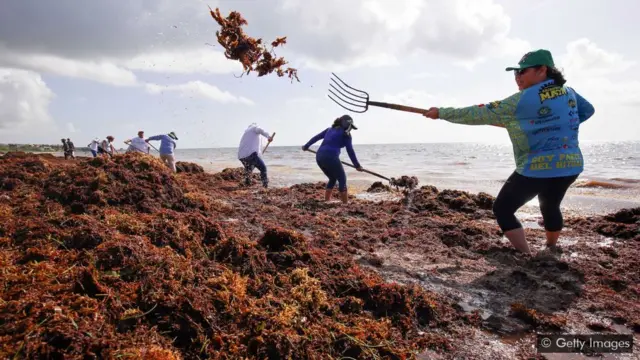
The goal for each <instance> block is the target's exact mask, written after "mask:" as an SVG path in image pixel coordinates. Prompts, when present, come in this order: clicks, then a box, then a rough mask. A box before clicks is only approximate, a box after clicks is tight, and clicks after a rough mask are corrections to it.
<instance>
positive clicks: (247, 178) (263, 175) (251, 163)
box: [240, 152, 269, 187]
mask: <svg viewBox="0 0 640 360" xmlns="http://www.w3.org/2000/svg"><path fill="white" fill-rule="evenodd" d="M240 162H241V163H242V166H244V182H245V184H247V185H251V172H253V169H254V168H258V170H260V179H261V180H262V186H264V187H267V186H269V178H268V177H267V165H265V164H264V161H262V159H261V158H260V156H258V153H255V152H254V153H252V154H251V155H249V156H247V157H245V158H242V159H240Z"/></svg>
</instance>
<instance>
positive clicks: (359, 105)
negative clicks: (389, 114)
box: [328, 73, 427, 114]
mask: <svg viewBox="0 0 640 360" xmlns="http://www.w3.org/2000/svg"><path fill="white" fill-rule="evenodd" d="M331 74H333V76H335V78H336V79H338V81H336V79H334V78H331V80H332V81H333V82H334V83H335V84H336V85H337V86H338V87H335V86H333V84H332V83H329V86H331V87H332V88H333V89H334V90H336V91H337V92H338V94H340V95H338V94H336V93H335V92H333V91H332V90H331V89H329V92H330V93H331V94H333V95H334V96H335V97H336V98H338V99H339V100H336V99H334V98H333V97H331V95H328V96H329V99H331V100H333V102H335V103H336V104H338V105H340V106H342V107H343V108H344V109H347V110H349V111H352V112H356V113H363V112H365V111H367V110H369V105H371V106H379V107H383V108H387V109H393V110H400V111H408V112H412V113H418V114H424V113H426V112H427V109H420V108H415V107H411V106H405V105H397V104H389V103H384V102H378V101H369V94H368V93H367V92H366V91H362V90H358V89H356V88H354V87H351V86H349V84H347V83H345V82H344V81H342V79H340V78H339V77H338V75H336V74H334V73H331ZM349 89H350V90H351V91H350V90H349ZM340 102H342V103H345V104H348V105H351V106H353V107H355V109H354V108H349V107H347V106H345V105H343V104H342V103H340Z"/></svg>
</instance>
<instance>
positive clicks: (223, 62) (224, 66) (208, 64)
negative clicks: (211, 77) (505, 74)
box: [123, 47, 243, 74]
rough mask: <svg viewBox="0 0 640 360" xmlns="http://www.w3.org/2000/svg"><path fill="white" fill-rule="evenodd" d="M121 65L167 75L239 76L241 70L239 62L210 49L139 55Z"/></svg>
mask: <svg viewBox="0 0 640 360" xmlns="http://www.w3.org/2000/svg"><path fill="white" fill-rule="evenodd" d="M123 65H124V66H126V67H127V68H129V69H131V70H140V71H147V72H160V73H167V74H225V73H231V72H234V73H237V74H240V73H242V70H243V69H242V65H241V64H240V63H239V62H237V61H232V60H229V59H227V58H226V57H225V56H224V54H223V53H222V52H220V51H216V50H214V49H213V48H211V47H203V48H197V49H193V50H190V51H162V52H153V53H145V54H140V55H138V56H136V57H134V58H132V59H131V60H128V61H125V62H123Z"/></svg>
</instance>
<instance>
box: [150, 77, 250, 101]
mask: <svg viewBox="0 0 640 360" xmlns="http://www.w3.org/2000/svg"><path fill="white" fill-rule="evenodd" d="M146 90H147V92H149V93H151V94H162V93H165V92H167V93H171V92H175V93H178V94H180V96H182V97H193V96H198V97H202V98H205V99H211V100H214V101H216V102H220V103H237V104H244V105H254V102H253V101H251V100H249V99H247V98H245V97H242V96H235V95H233V94H231V93H229V92H228V91H222V90H220V89H218V88H217V87H216V86H214V85H211V84H207V83H205V82H202V81H190V82H188V83H185V84H180V85H166V86H160V85H157V84H147V85H146Z"/></svg>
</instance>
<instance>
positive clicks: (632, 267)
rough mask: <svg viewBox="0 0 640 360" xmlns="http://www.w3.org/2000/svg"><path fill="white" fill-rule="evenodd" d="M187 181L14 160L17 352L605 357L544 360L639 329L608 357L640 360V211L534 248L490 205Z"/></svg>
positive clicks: (144, 162) (11, 304)
mask: <svg viewBox="0 0 640 360" xmlns="http://www.w3.org/2000/svg"><path fill="white" fill-rule="evenodd" d="M180 170H181V171H180V173H178V174H176V175H174V174H170V173H169V172H168V171H167V169H166V168H165V167H164V166H163V165H162V164H161V163H160V162H159V161H158V160H157V159H152V158H149V157H144V156H141V155H137V154H128V155H122V156H117V157H116V158H115V159H114V160H102V159H78V160H75V161H64V160H63V159H59V158H55V157H53V156H48V155H15V154H9V155H8V156H4V157H2V158H0V215H2V217H3V219H4V220H3V222H2V224H1V225H0V264H1V266H2V268H3V275H4V276H3V278H2V280H0V283H1V284H2V285H3V286H2V289H3V290H2V294H1V296H2V297H1V299H2V300H1V301H0V319H2V320H0V344H2V345H0V357H2V358H6V357H14V356H17V357H18V358H24V357H38V356H45V357H47V356H48V357H51V358H55V357H56V356H57V357H60V356H65V357H67V358H74V357H79V358H99V357H105V358H115V357H119V356H120V357H122V356H123V354H133V357H134V358H135V357H137V358H167V359H171V358H173V359H178V358H185V359H188V358H189V359H190V358H211V359H233V358H242V357H246V358H256V359H258V358H271V359H279V358H289V357H291V358H314V359H332V358H333V359H340V358H343V359H349V358H354V359H356V358H357V359H405V358H419V359H528V358H538V359H573V358H586V357H575V356H571V354H553V355H550V354H546V355H543V354H537V353H536V350H535V333H536V332H539V333H549V332H557V333H581V334H584V333H629V334H634V336H635V338H636V353H635V354H627V355H626V356H617V357H616V356H612V355H609V356H608V357H607V358H611V359H613V358H620V359H627V358H628V359H632V358H638V350H637V344H638V342H637V341H638V340H639V339H640V338H639V336H640V335H639V334H640V299H639V295H640V283H639V281H638V279H640V259H639V258H638V250H639V249H640V208H635V209H627V210H622V211H618V212H616V213H613V214H604V215H596V216H591V217H580V216H573V217H571V216H570V217H567V219H566V223H567V229H566V232H565V233H564V234H563V237H562V238H561V240H560V249H559V250H557V251H546V250H544V231H543V230H542V228H541V227H540V225H539V224H538V221H537V218H536V216H535V215H532V216H531V217H530V218H529V219H525V220H527V221H526V222H525V224H526V232H527V236H528V238H529V242H530V246H532V247H533V248H534V249H535V250H536V252H537V254H536V255H534V256H524V255H521V254H518V253H517V252H516V251H514V250H513V249H512V248H511V246H510V245H509V243H508V241H507V240H506V239H505V238H504V237H503V236H502V234H501V233H500V231H499V229H498V228H497V226H496V225H495V220H494V218H493V215H492V213H491V206H492V202H493V198H492V197H491V196H489V195H487V194H482V193H480V194H470V193H467V192H463V191H457V190H447V189H437V188H435V187H433V186H428V185H426V186H422V187H420V188H419V189H417V190H415V191H413V192H411V193H410V194H409V195H406V194H405V195H403V194H399V193H390V192H389V191H386V190H385V189H381V190H379V192H371V193H367V194H363V195H359V196H358V197H355V196H352V197H351V198H352V199H351V203H350V204H349V205H348V206H343V205H342V204H340V203H339V202H338V201H337V196H336V200H335V201H334V202H330V203H325V202H323V201H321V200H322V198H323V195H324V194H323V187H324V184H323V183H313V184H302V185H295V186H292V187H288V188H276V189H270V190H263V189H261V188H260V187H259V186H258V184H259V181H257V180H258V175H257V174H255V176H254V180H256V181H255V185H254V186H250V187H246V186H242V185H240V180H241V176H240V173H241V172H240V171H239V169H227V170H225V171H223V172H221V173H217V174H207V173H205V172H204V171H203V170H202V168H200V167H199V166H197V165H195V164H181V168H180ZM421 185H423V184H421ZM372 190H373V189H372ZM97 334H100V336H96V335H97Z"/></svg>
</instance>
